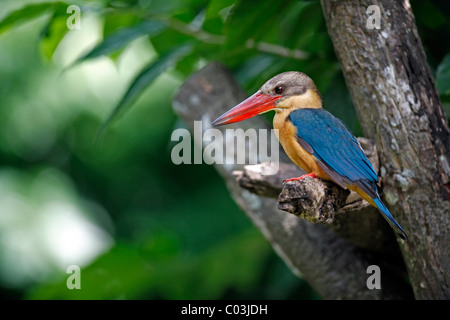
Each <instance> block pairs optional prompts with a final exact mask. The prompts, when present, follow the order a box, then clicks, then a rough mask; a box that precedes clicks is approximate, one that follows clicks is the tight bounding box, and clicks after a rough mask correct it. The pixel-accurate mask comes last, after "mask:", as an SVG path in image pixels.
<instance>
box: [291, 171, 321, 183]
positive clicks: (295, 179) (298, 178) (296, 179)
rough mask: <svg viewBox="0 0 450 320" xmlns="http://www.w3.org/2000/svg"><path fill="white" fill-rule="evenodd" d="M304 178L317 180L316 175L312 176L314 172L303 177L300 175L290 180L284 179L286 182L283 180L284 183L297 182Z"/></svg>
mask: <svg viewBox="0 0 450 320" xmlns="http://www.w3.org/2000/svg"><path fill="white" fill-rule="evenodd" d="M306 177H310V178H319V177H318V176H316V175H315V174H314V172H311V173H307V174H304V175H302V176H301V177H297V178H291V179H286V180H284V182H289V181H298V180H302V179H303V178H306Z"/></svg>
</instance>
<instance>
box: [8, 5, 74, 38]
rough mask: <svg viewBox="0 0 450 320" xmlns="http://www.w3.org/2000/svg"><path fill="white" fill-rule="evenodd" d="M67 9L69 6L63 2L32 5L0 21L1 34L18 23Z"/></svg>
mask: <svg viewBox="0 0 450 320" xmlns="http://www.w3.org/2000/svg"><path fill="white" fill-rule="evenodd" d="M61 7H67V4H65V3H63V2H45V3H37V4H31V5H28V6H25V7H22V8H20V9H17V10H15V11H13V12H11V13H10V14H8V15H7V16H6V17H4V18H3V19H2V20H1V21H0V34H1V33H3V32H5V31H6V30H8V29H9V28H11V27H12V26H14V25H15V24H16V22H19V21H21V22H26V21H30V20H32V19H34V18H37V17H39V16H40V15H42V14H43V13H46V12H48V11H50V10H51V9H53V10H54V9H56V8H61Z"/></svg>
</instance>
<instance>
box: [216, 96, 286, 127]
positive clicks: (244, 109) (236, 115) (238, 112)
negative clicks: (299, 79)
mask: <svg viewBox="0 0 450 320" xmlns="http://www.w3.org/2000/svg"><path fill="white" fill-rule="evenodd" d="M279 98H281V96H270V95H268V94H262V93H258V92H257V93H255V94H254V95H252V96H251V97H249V98H247V99H246V100H244V101H242V102H241V103H239V104H238V105H237V106H235V107H234V108H233V109H231V110H229V111H227V112H225V113H224V114H223V115H221V116H220V117H218V118H217V119H216V120H214V121H213V123H212V125H213V126H220V125H223V124H230V123H234V122H239V121H242V120H245V119H248V118H251V117H254V116H256V115H258V114H260V113H263V112H266V111H269V110H272V109H275V104H274V102H275V101H276V100H278V99H279Z"/></svg>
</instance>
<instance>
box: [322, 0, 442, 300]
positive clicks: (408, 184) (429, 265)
mask: <svg viewBox="0 0 450 320" xmlns="http://www.w3.org/2000/svg"><path fill="white" fill-rule="evenodd" d="M321 2H322V8H323V12H324V16H325V19H326V23H327V27H328V31H329V34H330V37H331V39H332V41H333V45H334V48H335V51H336V54H337V56H338V59H339V61H340V63H341V65H342V70H343V73H344V76H345V79H346V82H347V86H348V88H349V91H350V94H351V96H352V99H353V102H354V104H355V107H356V110H357V113H358V116H359V119H360V122H361V126H362V128H363V130H364V133H365V135H366V137H368V138H370V139H372V140H374V142H375V144H376V145H377V148H378V154H379V158H380V166H381V176H382V178H383V179H382V181H383V190H384V195H385V197H384V198H385V200H386V202H387V204H388V207H389V208H390V209H391V210H392V212H393V214H394V216H395V217H396V218H397V219H398V221H399V223H400V224H401V225H402V226H403V228H404V229H405V230H406V232H407V233H408V235H409V241H407V242H403V241H401V249H402V252H403V255H404V259H405V263H406V265H407V269H408V273H409V276H410V280H411V283H412V286H413V290H414V293H415V296H416V298H418V299H449V298H450V249H449V245H450V238H449V235H450V201H449V200H450V184H449V181H450V180H449V176H450V167H449V163H450V134H449V129H448V126H447V120H446V117H445V115H444V111H443V108H442V106H441V103H440V100H439V96H438V94H437V91H436V89H435V84H434V81H433V77H432V74H431V71H430V69H429V67H428V65H427V60H426V56H425V53H424V50H423V48H422V44H421V41H420V39H419V36H418V33H417V29H416V26H415V21H414V16H413V13H412V11H411V7H410V5H409V1H408V0H404V1H390V0H378V1H373V0H361V1H336V0H322V1H321ZM371 5H376V6H377V7H378V8H379V12H380V14H381V17H380V20H379V22H380V28H379V29H377V28H370V27H371V26H370V22H369V27H368V25H367V21H368V19H372V18H373V15H374V14H376V11H369V12H367V8H368V7H369V6H371ZM372 22H373V20H372ZM443 41H445V40H443Z"/></svg>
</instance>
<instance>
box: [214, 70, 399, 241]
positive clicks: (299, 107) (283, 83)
mask: <svg viewBox="0 0 450 320" xmlns="http://www.w3.org/2000/svg"><path fill="white" fill-rule="evenodd" d="M270 110H275V112H276V114H275V117H274V118H273V126H274V128H275V129H278V130H275V132H276V135H277V138H278V140H279V141H280V143H281V145H282V146H283V148H284V150H285V151H286V153H287V155H288V156H289V158H290V159H291V160H292V161H293V162H294V163H295V164H296V165H297V166H299V167H300V168H302V169H303V170H304V171H306V172H307V173H308V174H305V175H303V176H301V177H298V178H292V179H288V180H286V181H291V180H300V179H303V178H304V177H305V176H309V177H313V178H321V179H324V180H331V181H333V182H334V183H336V184H337V185H339V186H340V187H342V188H344V189H350V190H353V191H355V192H357V193H358V194H359V195H360V196H361V197H362V198H363V199H365V200H366V201H367V202H369V203H370V204H371V205H372V206H374V207H376V208H377V209H378V210H379V211H380V212H381V213H382V214H383V216H384V217H385V218H386V220H387V221H388V223H389V224H390V225H391V227H392V228H393V229H394V230H395V231H397V233H398V234H399V236H400V237H401V238H403V239H406V238H407V235H406V233H405V231H404V230H403V229H402V227H401V226H400V225H399V224H398V222H397V221H396V220H395V219H394V217H393V216H392V214H391V213H390V212H389V210H388V209H387V208H386V206H385V205H384V203H383V202H382V201H381V198H380V195H379V192H378V176H377V173H376V172H375V170H374V169H373V167H372V164H371V163H370V161H369V159H367V157H366V155H365V154H364V151H363V149H362V148H361V145H360V144H359V142H358V140H357V139H356V138H355V136H354V135H353V134H352V133H351V132H350V130H349V129H348V128H347V126H346V125H345V124H344V122H342V121H341V120H340V119H338V118H336V117H334V116H333V115H332V114H331V113H329V112H328V111H326V110H325V109H322V98H321V96H320V93H319V91H318V89H317V87H316V85H315V84H314V82H313V80H312V79H311V78H310V77H308V76H307V75H306V74H304V73H302V72H296V71H291V72H284V73H281V74H279V75H277V76H275V77H273V78H272V79H270V80H269V81H267V82H266V83H265V84H264V85H263V86H262V87H261V88H260V89H259V90H258V91H257V92H256V93H255V94H254V95H252V96H251V97H249V98H247V99H246V100H244V101H243V102H241V103H239V104H238V105H237V106H235V107H234V108H232V109H231V110H229V111H228V112H226V113H224V114H223V115H221V116H220V117H219V118H217V119H216V120H215V121H214V122H213V123H212V124H213V125H216V126H218V125H224V124H230V123H234V122H238V121H242V120H245V119H248V118H251V117H253V116H256V115H258V114H261V113H263V112H267V111H270Z"/></svg>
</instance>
